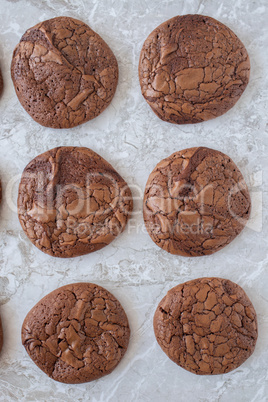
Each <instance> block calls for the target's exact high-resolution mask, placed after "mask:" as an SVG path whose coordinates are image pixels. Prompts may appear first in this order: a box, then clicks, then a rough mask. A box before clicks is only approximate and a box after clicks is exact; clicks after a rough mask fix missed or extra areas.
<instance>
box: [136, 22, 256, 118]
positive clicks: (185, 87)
mask: <svg viewBox="0 0 268 402" xmlns="http://www.w3.org/2000/svg"><path fill="white" fill-rule="evenodd" d="M249 73H250V62H249V57H248V54H247V51H246V49H245V47H244V45H243V43H242V42H241V41H240V40H239V39H238V37H237V36H236V35H235V34H234V33H233V32H232V31H231V30H230V29H229V28H228V27H226V26H225V25H223V24H222V23H220V22H219V21H217V20H215V19H213V18H210V17H205V16H203V15H183V16H177V17H174V18H171V19H170V20H168V21H166V22H164V23H163V24H161V25H160V26H159V27H157V28H156V29H155V30H154V31H153V32H152V33H151V34H150V35H149V36H148V38H147V39H146V40H145V42H144V45H143V47H142V50H141V54H140V62H139V78H140V85H141V92H142V94H143V96H144V98H145V99H146V101H147V102H148V103H149V105H150V106H151V108H152V109H153V111H154V112H155V113H156V114H157V116H158V117H160V119H162V120H164V121H167V122H170V123H176V124H186V123H199V122H202V121H205V120H209V119H213V118H214V117H217V116H220V115H222V114H223V113H225V112H227V110H229V109H231V107H233V106H234V104H235V103H236V102H237V100H238V99H239V98H240V96H241V95H242V93H243V91H244V90H245V88H246V86H247V84H248V81H249Z"/></svg>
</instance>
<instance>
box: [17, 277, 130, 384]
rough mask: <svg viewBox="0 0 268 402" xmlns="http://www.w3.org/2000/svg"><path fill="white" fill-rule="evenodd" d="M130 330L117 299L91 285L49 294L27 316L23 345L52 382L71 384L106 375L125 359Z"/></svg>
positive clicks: (23, 330)
mask: <svg viewBox="0 0 268 402" xmlns="http://www.w3.org/2000/svg"><path fill="white" fill-rule="evenodd" d="M129 337H130V329H129V324H128V319H127V316H126V313H125V311H124V309H123V307H122V306H121V304H120V303H119V301H118V300H117V299H116V298H115V297H114V296H113V295H112V294H111V293H110V292H108V291H107V290H106V289H104V288H102V287H101V286H98V285H95V284H92V283H75V284H70V285H67V286H63V287H61V288H59V289H56V290H54V291H53V292H51V293H50V294H48V295H47V296H45V297H44V298H43V299H42V300H40V301H39V302H38V303H37V304H36V305H35V306H34V307H33V308H32V310H31V311H30V312H29V313H28V314H27V316H26V318H25V320H24V322H23V325H22V344H23V346H24V347H25V349H26V351H27V353H28V354H29V356H30V357H31V359H32V360H33V361H34V363H35V364H36V365H37V366H38V367H39V368H40V369H41V370H43V371H44V372H45V373H46V374H47V375H48V376H49V377H51V378H52V379H53V380H56V381H59V382H63V383H68V384H75V383H84V382H88V381H93V380H96V379H98V378H100V377H103V376H104V375H106V374H109V373H111V372H112V371H113V370H114V368H115V367H116V366H117V365H118V363H119V362H120V360H121V359H122V357H123V356H124V354H125V352H126V350H127V347H128V342H129Z"/></svg>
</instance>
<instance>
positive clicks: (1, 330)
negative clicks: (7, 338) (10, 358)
mask: <svg viewBox="0 0 268 402" xmlns="http://www.w3.org/2000/svg"><path fill="white" fill-rule="evenodd" d="M2 347H3V328H2V321H1V317H0V352H1V350H2Z"/></svg>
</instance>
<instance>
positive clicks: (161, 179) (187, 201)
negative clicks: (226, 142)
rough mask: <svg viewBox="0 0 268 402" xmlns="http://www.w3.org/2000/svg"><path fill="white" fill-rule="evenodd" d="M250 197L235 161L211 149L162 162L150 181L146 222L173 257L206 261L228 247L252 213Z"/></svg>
mask: <svg viewBox="0 0 268 402" xmlns="http://www.w3.org/2000/svg"><path fill="white" fill-rule="evenodd" d="M250 206H251V202H250V195H249V191H248V188H247V185H246V183H245V181H244V179H243V176H242V174H241V172H240V170H239V169H238V167H237V166H236V165H235V164H234V162H233V161H232V160H231V159H230V158H229V157H228V156H227V155H224V154H223V153H221V152H219V151H215V150H214V149H210V148H204V147H199V148H189V149H185V150H183V151H179V152H175V153H174V154H173V155H171V156H170V157H168V158H166V159H163V160H162V161H161V162H160V163H158V165H157V166H156V167H155V168H154V170H153V171H152V173H151V174H150V176H149V179H148V181H147V184H146V189H145V194H144V205H143V207H144V209H143V215H144V221H145V225H146V228H147V231H148V233H149V235H150V236H151V238H152V239H153V241H154V242H155V243H156V244H157V245H158V246H159V247H161V248H163V249H164V250H166V251H168V252H169V253H171V254H178V255H183V256H201V255H206V254H212V253H214V252H215V251H218V250H220V249H221V248H223V247H224V246H226V245H227V244H229V243H230V242H231V241H232V240H233V239H234V238H235V237H236V236H237V235H238V234H239V233H240V232H241V230H242V229H243V228H244V226H245V224H246V223H247V220H248V218H249V214H250Z"/></svg>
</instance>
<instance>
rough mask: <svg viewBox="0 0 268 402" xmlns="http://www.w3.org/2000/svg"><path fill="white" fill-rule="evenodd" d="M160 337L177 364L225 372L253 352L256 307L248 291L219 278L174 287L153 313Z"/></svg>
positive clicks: (194, 370)
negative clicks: (247, 293)
mask: <svg viewBox="0 0 268 402" xmlns="http://www.w3.org/2000/svg"><path fill="white" fill-rule="evenodd" d="M154 331H155V336H156V339H157V342H158V343H159V345H160V346H161V348H162V349H163V351H164V352H165V353H166V354H167V356H168V357H169V358H170V359H171V360H172V361H174V362H175V363H176V364H178V365H179V366H181V367H182V368H184V369H185V370H188V371H190V372H192V373H195V374H223V373H228V372H229V371H231V370H234V369H236V368H237V367H239V366H240V365H241V364H242V363H243V362H244V361H245V360H246V359H247V358H248V357H249V356H250V355H251V354H252V353H253V351H254V348H255V344H256V341H257V336H258V329H257V317H256V312H255V310H254V307H253V305H252V303H251V301H250V300H249V298H248V296H247V295H246V293H245V292H244V290H243V289H242V288H241V287H240V286H238V285H237V284H235V283H233V282H231V281H229V280H227V279H221V278H199V279H195V280H192V281H189V282H185V283H183V284H180V285H178V286H175V287H174V288H172V289H171V290H169V291H168V293H167V295H166V296H165V297H164V298H163V299H162V300H161V302H160V303H159V305H158V307H157V309H156V312H155V315H154Z"/></svg>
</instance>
